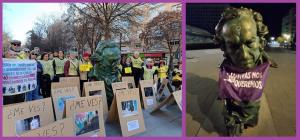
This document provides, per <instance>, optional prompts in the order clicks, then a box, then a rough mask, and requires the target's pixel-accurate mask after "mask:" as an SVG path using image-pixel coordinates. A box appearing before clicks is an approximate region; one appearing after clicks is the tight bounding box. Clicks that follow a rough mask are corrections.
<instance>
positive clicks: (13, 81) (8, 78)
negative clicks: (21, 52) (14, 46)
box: [2, 58, 37, 96]
mask: <svg viewBox="0 0 300 140" xmlns="http://www.w3.org/2000/svg"><path fill="white" fill-rule="evenodd" d="M2 60H3V65H2V70H3V74H2V86H3V88H2V95H3V96H11V95H17V94H22V93H26V92H29V91H32V90H34V89H35V88H36V86H37V81H36V76H37V67H36V65H37V63H36V61H34V60H18V59H6V58H2Z"/></svg>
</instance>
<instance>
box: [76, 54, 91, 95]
mask: <svg viewBox="0 0 300 140" xmlns="http://www.w3.org/2000/svg"><path fill="white" fill-rule="evenodd" d="M92 68H93V65H92V63H91V61H90V54H89V53H84V54H83V57H82V59H81V60H80V62H79V74H80V89H81V91H82V90H83V83H84V82H87V81H88V72H90V71H91V69H92Z"/></svg>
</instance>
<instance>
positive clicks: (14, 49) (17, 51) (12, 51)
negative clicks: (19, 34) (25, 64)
mask: <svg viewBox="0 0 300 140" xmlns="http://www.w3.org/2000/svg"><path fill="white" fill-rule="evenodd" d="M23 53H24V52H23V51H21V41H19V40H12V41H11V42H10V48H9V50H8V52H7V54H6V58H11V59H25V56H24V55H23Z"/></svg>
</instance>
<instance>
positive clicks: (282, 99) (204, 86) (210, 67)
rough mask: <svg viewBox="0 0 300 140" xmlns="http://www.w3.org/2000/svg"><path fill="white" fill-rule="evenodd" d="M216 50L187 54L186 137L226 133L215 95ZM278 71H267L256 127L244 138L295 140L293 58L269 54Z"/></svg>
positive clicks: (289, 54) (218, 56) (219, 59)
mask: <svg viewBox="0 0 300 140" xmlns="http://www.w3.org/2000/svg"><path fill="white" fill-rule="evenodd" d="M222 54H223V53H222V52H221V51H220V50H219V49H211V50H193V51H187V55H186V56H187V60H186V63H187V68H186V70H187V74H186V76H187V77H186V81H187V84H186V85H187V93H186V95H187V97H186V99H187V114H186V116H187V118H186V124H187V128H186V129H187V130H186V131H187V135H188V136H220V135H221V136H222V135H224V134H225V133H224V132H226V130H225V126H224V120H223V116H222V114H221V113H222V109H223V106H222V102H220V101H218V100H216V99H217V94H218V88H217V87H218V77H219V76H218V65H219V64H220V63H221V62H222V60H223V57H222ZM270 55H271V57H272V58H273V59H274V60H275V61H276V62H277V63H278V65H279V68H277V69H274V68H270V73H269V77H268V80H267V83H266V87H265V89H264V94H263V97H262V98H261V109H260V116H259V123H258V126H256V127H254V128H249V129H246V130H245V131H244V134H243V135H244V136H295V134H296V126H295V125H296V119H295V117H296V115H295V114H296V112H295V108H296V101H295V99H296V91H295V86H296V82H295V74H296V73H295V70H296V69H295V67H296V65H295V54H294V53H293V52H276V53H270Z"/></svg>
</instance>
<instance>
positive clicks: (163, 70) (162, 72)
mask: <svg viewBox="0 0 300 140" xmlns="http://www.w3.org/2000/svg"><path fill="white" fill-rule="evenodd" d="M168 69H169V67H168V66H166V63H165V61H163V60H161V61H160V62H159V68H158V70H157V71H158V79H160V81H162V80H163V79H166V78H167V77H168V75H167V72H168Z"/></svg>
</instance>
